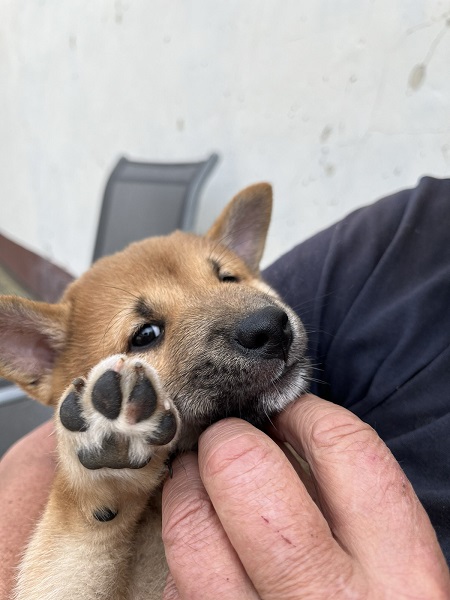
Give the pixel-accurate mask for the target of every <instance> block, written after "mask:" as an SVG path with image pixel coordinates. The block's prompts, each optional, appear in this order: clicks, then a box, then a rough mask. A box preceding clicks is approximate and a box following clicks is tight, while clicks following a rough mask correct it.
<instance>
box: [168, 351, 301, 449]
mask: <svg viewBox="0 0 450 600" xmlns="http://www.w3.org/2000/svg"><path fill="white" fill-rule="evenodd" d="M308 376H309V368H308V363H307V361H306V359H305V358H301V359H298V360H294V361H292V362H290V363H289V365H288V366H287V365H285V367H284V369H283V370H282V372H281V373H280V372H279V371H278V373H277V374H276V375H275V376H274V377H272V378H271V379H269V380H268V379H265V380H263V381H260V379H259V378H257V377H255V378H254V380H253V385H248V386H233V385H230V386H227V385H224V386H223V387H216V388H215V389H214V390H211V389H208V390H205V389H197V390H196V392H194V393H193V396H194V398H187V397H186V396H183V397H178V399H175V402H176V404H177V407H178V409H179V410H180V414H181V418H182V422H183V433H182V435H181V447H183V448H185V447H188V446H190V445H191V444H192V443H195V441H196V439H197V438H198V435H199V434H200V433H201V432H202V431H203V430H204V429H206V428H207V427H208V426H209V425H212V424H213V423H215V422H217V421H220V420H222V419H225V418H229V417H236V418H239V419H243V420H245V421H248V422H249V423H251V424H252V425H254V426H255V427H258V428H264V427H265V426H266V425H267V424H268V423H269V422H270V419H271V417H272V416H274V415H275V414H277V413H279V412H280V411H282V410H283V409H284V408H285V407H286V406H287V405H288V404H289V403H291V402H293V401H294V400H295V399H296V398H298V397H299V396H300V395H301V394H303V393H305V392H306V390H307V382H308Z"/></svg>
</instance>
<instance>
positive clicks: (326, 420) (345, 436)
mask: <svg viewBox="0 0 450 600" xmlns="http://www.w3.org/2000/svg"><path fill="white" fill-rule="evenodd" d="M310 439H311V442H312V444H313V446H314V447H315V448H317V449H318V450H327V449H342V450H347V449H349V448H351V447H361V446H364V447H366V446H367V445H368V444H370V445H374V444H375V445H378V443H379V440H380V438H379V437H378V435H377V434H376V432H375V431H374V430H373V429H372V427H370V426H369V425H367V424H366V423H364V422H363V421H361V420H360V419H358V417H356V416H354V415H352V414H351V413H347V412H345V413H343V412H342V411H341V410H335V411H330V412H329V413H327V414H325V415H320V416H318V417H317V418H316V419H314V420H313V422H312V424H311V428H310Z"/></svg>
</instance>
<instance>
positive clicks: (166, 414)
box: [59, 355, 179, 470]
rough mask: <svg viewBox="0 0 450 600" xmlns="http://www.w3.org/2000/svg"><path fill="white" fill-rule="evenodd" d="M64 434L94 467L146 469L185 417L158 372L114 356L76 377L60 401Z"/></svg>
mask: <svg viewBox="0 0 450 600" xmlns="http://www.w3.org/2000/svg"><path fill="white" fill-rule="evenodd" d="M59 420H60V422H61V425H62V426H63V427H62V428H59V435H60V438H61V437H63V438H65V442H66V443H67V444H68V445H69V446H70V447H71V449H72V450H73V451H74V452H75V453H76V455H77V457H78V460H79V461H80V463H81V464H82V465H83V466H84V467H86V468H87V469H90V470H97V469H104V468H108V469H140V468H142V467H144V466H145V465H146V464H148V463H149V462H150V460H151V459H152V456H154V454H155V452H158V449H159V448H161V447H164V446H167V449H169V448H170V447H171V442H173V441H174V440H175V438H176V434H177V431H178V429H179V427H178V425H179V419H178V413H177V410H176V408H175V407H174V405H173V403H172V402H171V400H170V398H168V396H167V394H165V392H164V390H163V388H162V386H161V384H160V381H159V378H158V375H157V373H156V371H155V370H154V369H153V368H152V367H151V366H150V365H148V364H147V363H145V362H143V361H141V360H139V359H135V358H129V357H126V356H123V355H114V356H110V357H108V358H106V359H105V360H103V361H102V362H100V363H99V364H98V365H96V366H95V367H94V368H93V369H92V371H91V373H90V374H89V376H88V378H87V379H84V378H77V379H75V380H74V381H73V382H72V384H71V385H70V386H69V388H68V389H67V390H66V391H65V393H64V394H63V397H62V399H61V403H60V406H59Z"/></svg>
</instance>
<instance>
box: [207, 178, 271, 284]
mask: <svg viewBox="0 0 450 600" xmlns="http://www.w3.org/2000/svg"><path fill="white" fill-rule="evenodd" d="M271 214H272V186H270V185H269V184H268V183H257V184H255V185H251V186H250V187H247V188H245V189H244V190H242V191H241V192H239V194H237V196H235V197H234V198H233V200H231V202H230V203H229V204H228V205H227V206H226V207H225V209H224V210H223V212H222V214H221V215H220V217H219V218H218V219H217V221H216V222H215V223H214V225H213V226H212V227H211V229H210V230H209V231H208V233H207V234H206V237H207V238H208V239H210V240H212V241H215V242H219V243H221V244H223V245H224V246H227V247H228V248H230V250H233V251H234V252H235V253H236V254H237V255H238V256H239V257H240V258H242V260H243V261H244V262H245V263H246V264H247V266H248V267H249V268H250V269H251V270H252V271H254V272H255V273H258V272H259V262H260V260H261V257H262V253H263V251H264V245H265V242H266V236H267V230H268V229H269V223H270V216H271Z"/></svg>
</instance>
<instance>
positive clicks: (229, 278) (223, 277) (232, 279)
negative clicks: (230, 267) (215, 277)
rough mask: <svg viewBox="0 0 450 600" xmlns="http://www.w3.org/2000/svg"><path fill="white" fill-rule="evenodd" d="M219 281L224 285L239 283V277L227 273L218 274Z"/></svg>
mask: <svg viewBox="0 0 450 600" xmlns="http://www.w3.org/2000/svg"><path fill="white" fill-rule="evenodd" d="M219 280H220V281H222V282H224V283H239V277H236V276H235V275H230V274H229V273H219Z"/></svg>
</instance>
